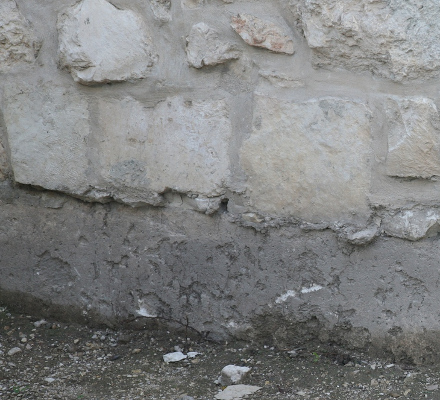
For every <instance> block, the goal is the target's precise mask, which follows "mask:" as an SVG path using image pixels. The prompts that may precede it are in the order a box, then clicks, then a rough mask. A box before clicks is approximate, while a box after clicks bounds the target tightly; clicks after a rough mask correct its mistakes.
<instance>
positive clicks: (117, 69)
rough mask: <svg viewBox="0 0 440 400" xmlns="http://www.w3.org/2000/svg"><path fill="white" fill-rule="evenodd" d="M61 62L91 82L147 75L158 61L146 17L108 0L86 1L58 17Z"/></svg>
mask: <svg viewBox="0 0 440 400" xmlns="http://www.w3.org/2000/svg"><path fill="white" fill-rule="evenodd" d="M57 27H58V39H59V58H60V65H61V66H62V67H64V68H66V69H67V70H68V71H70V73H71V74H72V76H73V79H74V80H75V81H77V82H80V83H82V84H86V85H90V84H97V83H105V82H120V81H126V80H130V79H140V78H145V77H146V76H147V75H148V73H149V70H150V67H151V66H152V65H153V63H154V61H155V56H154V55H153V52H152V42H151V39H150V37H149V34H148V31H147V28H146V26H145V23H144V22H143V20H142V18H141V17H140V16H139V15H138V14H136V13H135V12H133V11H130V10H120V9H118V8H116V7H115V6H113V5H112V4H111V3H109V2H107V1H106V0H83V1H81V2H79V3H77V4H75V5H74V6H72V7H70V8H68V9H67V10H66V11H65V12H64V13H62V14H61V15H60V16H59V18H58V23H57Z"/></svg>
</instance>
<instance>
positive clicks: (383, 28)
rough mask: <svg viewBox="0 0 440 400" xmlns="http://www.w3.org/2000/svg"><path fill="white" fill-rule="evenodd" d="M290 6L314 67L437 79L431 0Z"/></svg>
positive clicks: (438, 50) (302, 0)
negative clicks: (309, 48) (300, 26)
mask: <svg viewBox="0 0 440 400" xmlns="http://www.w3.org/2000/svg"><path fill="white" fill-rule="evenodd" d="M286 1H287V0H286ZM289 2H290V4H291V5H292V10H294V11H295V12H296V13H297V15H298V18H299V19H301V21H302V26H303V29H304V34H305V37H306V39H307V42H308V44H309V46H310V47H311V48H312V49H313V51H314V52H313V54H314V60H313V61H314V64H315V66H317V67H319V66H328V67H342V68H347V69H350V70H354V71H371V72H373V73H376V74H378V75H380V76H383V77H387V78H390V79H392V80H396V81H400V80H403V79H414V78H429V77H432V76H436V75H438V72H439V69H440V9H439V7H438V1H436V0H426V1H423V2H421V1H420V0H393V1H389V0H377V1H372V0H344V1H338V0H298V1H297V0H289Z"/></svg>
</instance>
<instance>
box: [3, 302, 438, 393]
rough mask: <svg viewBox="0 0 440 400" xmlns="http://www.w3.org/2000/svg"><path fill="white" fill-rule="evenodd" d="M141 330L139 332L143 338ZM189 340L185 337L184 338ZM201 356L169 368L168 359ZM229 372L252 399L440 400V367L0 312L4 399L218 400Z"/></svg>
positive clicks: (318, 350) (311, 349) (338, 351)
mask: <svg viewBox="0 0 440 400" xmlns="http://www.w3.org/2000/svg"><path fill="white" fill-rule="evenodd" d="M139 328H141V329H139ZM185 336H186V335H185ZM176 350H177V351H182V352H183V353H185V354H187V353H188V352H197V353H199V354H197V355H196V356H195V357H194V358H187V359H184V360H182V361H179V362H174V363H166V362H164V360H163V356H164V355H165V354H167V353H170V352H175V351H176ZM227 365H237V366H247V367H250V368H251V371H250V373H249V374H248V375H247V376H246V377H245V378H244V380H243V381H242V382H240V383H242V384H245V385H254V386H258V387H260V388H261V389H259V390H258V391H257V392H255V393H254V394H250V395H248V396H247V397H246V398H247V399H250V400H251V399H262V400H269V399H270V400H273V399H279V400H282V399H335V400H342V399H350V400H351V399H395V398H400V399H440V390H439V384H440V374H439V371H440V368H439V366H434V367H432V366H431V367H416V366H411V365H397V364H389V363H387V362H386V361H381V360H371V359H367V358H365V357H364V356H362V354H351V353H347V352H343V351H340V350H337V349H334V350H332V349H329V348H326V349H324V348H323V347H319V346H317V347H316V348H313V347H310V346H309V347H304V348H297V349H277V348H273V347H270V346H268V345H264V344H258V345H256V344H251V343H213V342H210V341H207V340H204V339H197V338H192V339H185V337H184V336H183V335H181V336H178V334H176V333H172V332H169V331H167V330H166V329H165V330H164V329H159V328H157V329H151V327H150V328H149V329H142V326H137V329H132V330H129V329H125V330H111V329H105V328H104V329H96V328H90V327H85V326H80V325H75V324H66V323H60V322H57V321H53V320H47V321H44V320H40V319H39V318H35V317H33V316H29V315H19V314H14V313H11V312H9V311H8V309H7V308H6V307H0V399H2V400H6V399H38V400H42V399H44V400H51V399H62V400H74V399H75V400H79V399H82V400H86V399H87V400H98V399H100V400H101V399H105V400H113V399H115V400H122V399H126V400H134V399H149V400H150V399H151V400H159V399H163V400H178V399H182V400H183V399H184V400H214V399H215V396H216V395H218V394H219V392H221V391H222V390H223V389H225V387H224V386H221V384H219V383H218V382H216V381H217V379H218V378H219V376H220V373H221V370H222V369H223V367H225V366H227Z"/></svg>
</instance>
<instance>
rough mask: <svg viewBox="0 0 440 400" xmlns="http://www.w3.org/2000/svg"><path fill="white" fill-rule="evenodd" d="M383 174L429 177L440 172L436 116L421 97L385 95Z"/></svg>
mask: <svg viewBox="0 0 440 400" xmlns="http://www.w3.org/2000/svg"><path fill="white" fill-rule="evenodd" d="M386 115H387V126H386V130H387V133H388V155H387V161H386V166H387V174H388V175H390V176H398V177H411V178H431V177H432V176H434V175H440V117H439V114H438V110H437V107H436V105H435V103H434V102H433V101H432V100H430V99H427V98H424V97H411V98H398V97H394V98H389V99H388V100H387V102H386Z"/></svg>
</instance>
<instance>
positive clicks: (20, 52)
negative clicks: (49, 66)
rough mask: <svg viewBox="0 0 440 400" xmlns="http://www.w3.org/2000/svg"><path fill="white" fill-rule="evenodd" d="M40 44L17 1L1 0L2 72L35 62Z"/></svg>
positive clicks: (0, 59)
mask: <svg viewBox="0 0 440 400" xmlns="http://www.w3.org/2000/svg"><path fill="white" fill-rule="evenodd" d="M40 46H41V43H40V42H39V41H38V40H37V39H36V38H35V36H34V34H33V32H32V29H31V26H30V24H29V23H28V22H27V21H26V19H25V18H24V17H23V16H22V15H21V14H20V12H19V11H18V8H17V4H16V3H15V1H14V0H2V1H0V73H2V72H9V71H11V70H13V69H14V68H16V67H17V66H18V65H20V64H26V63H32V62H34V61H35V57H36V55H37V53H38V50H39V49H40Z"/></svg>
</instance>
